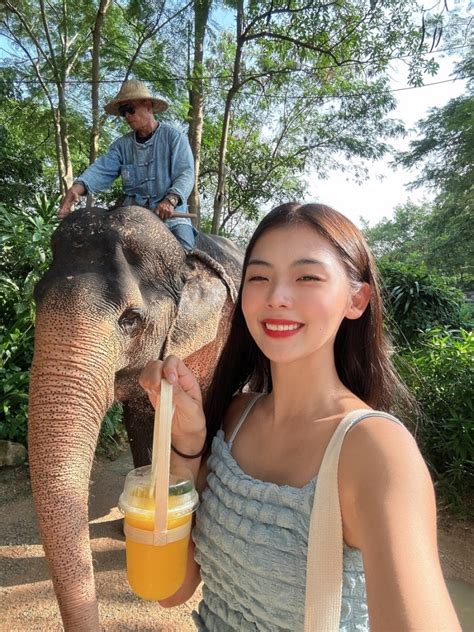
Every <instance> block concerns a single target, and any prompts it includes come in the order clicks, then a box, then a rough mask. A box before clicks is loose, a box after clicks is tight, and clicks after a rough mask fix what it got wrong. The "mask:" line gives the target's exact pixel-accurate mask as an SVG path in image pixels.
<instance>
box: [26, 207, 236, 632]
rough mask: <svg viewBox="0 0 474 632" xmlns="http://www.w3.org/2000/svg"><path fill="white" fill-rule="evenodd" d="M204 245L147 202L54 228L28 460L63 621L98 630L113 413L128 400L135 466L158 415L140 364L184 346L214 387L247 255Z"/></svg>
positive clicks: (39, 293)
mask: <svg viewBox="0 0 474 632" xmlns="http://www.w3.org/2000/svg"><path fill="white" fill-rule="evenodd" d="M198 245H200V247H201V248H203V249H207V250H208V251H211V254H212V255H213V256H209V255H208V254H206V252H198V251H195V252H194V253H191V254H188V255H186V253H185V252H184V250H183V249H182V248H181V246H180V245H179V243H178V242H177V241H176V239H175V238H174V237H173V236H172V234H171V233H170V232H169V230H168V229H167V228H166V226H165V225H164V224H163V223H162V222H161V220H159V219H158V218H157V217H156V216H155V215H153V214H152V213H151V212H150V211H147V210H146V209H142V208H139V207H128V208H120V209H115V210H113V211H107V210H104V209H97V208H95V209H94V208H93V209H90V210H84V211H78V212H76V213H73V214H71V215H70V216H68V217H67V218H66V219H65V220H64V221H63V222H62V223H61V225H60V226H59V228H58V229H57V231H56V232H55V234H54V236H53V240H52V249H53V263H52V265H51V267H50V269H49V270H48V272H47V273H46V274H45V276H44V277H43V278H42V279H41V281H40V282H39V283H38V285H37V287H36V290H35V300H36V303H37V316H36V335H35V354H34V359H33V366H32V372H31V383H30V409H29V460H30V469H31V480H32V487H33V495H34V500H35V505H36V510H37V515H38V522H39V527H40V532H41V536H42V540H43V544H44V548H45V552H46V556H47V558H48V562H49V566H50V570H51V574H52V578H53V583H54V587H55V591H56V595H57V597H58V601H59V605H60V609H61V614H62V617H63V621H64V624H65V628H66V629H71V630H75V631H77V630H87V631H90V630H94V629H96V628H97V627H98V614H97V604H96V598H95V588H94V579H93V571H92V558H91V551H90V545H89V532H88V513H87V511H88V490H89V479H90V472H91V466H92V461H93V456H94V451H95V447H96V443H97V438H98V433H99V429H100V424H101V420H102V418H103V417H104V414H105V412H106V411H107V409H108V408H109V407H110V405H111V404H112V402H113V401H114V400H119V401H122V402H124V411H125V422H126V425H127V430H128V433H129V438H130V442H131V447H132V454H133V457H134V462H135V465H141V464H143V463H145V462H148V459H149V448H150V446H151V433H152V420H153V414H152V410H151V408H150V406H149V404H148V402H147V400H146V398H145V396H144V394H143V393H142V392H141V390H140V389H139V387H138V384H137V378H138V375H139V372H140V370H141V368H142V367H143V366H144V365H145V364H146V362H147V361H148V360H150V359H152V358H157V357H163V356H164V355H168V354H169V353H175V354H177V355H179V356H180V357H182V358H185V359H187V360H186V361H187V363H188V364H189V365H190V366H191V367H192V368H193V370H194V371H195V372H196V374H197V375H198V378H199V380H200V382H201V385H202V386H203V387H204V388H205V386H206V385H207V383H208V382H209V379H210V376H211V375H212V371H213V368H214V366H215V362H216V359H217V356H218V354H219V352H220V349H221V347H222V344H223V342H224V340H225V336H226V334H227V322H228V315H229V312H230V310H231V309H232V306H233V301H234V298H235V285H234V282H237V281H236V277H237V276H238V269H239V253H238V251H237V250H232V248H229V247H227V252H225V251H224V250H223V248H222V247H221V246H219V245H218V241H217V242H214V243H213V242H212V240H209V238H207V239H206V238H205V237H204V236H203V237H201V238H200V240H199V241H198ZM219 259H220V263H219V262H218V261H217V260H219ZM227 264H228V265H227ZM226 268H227V270H228V272H226ZM232 277H233V278H232Z"/></svg>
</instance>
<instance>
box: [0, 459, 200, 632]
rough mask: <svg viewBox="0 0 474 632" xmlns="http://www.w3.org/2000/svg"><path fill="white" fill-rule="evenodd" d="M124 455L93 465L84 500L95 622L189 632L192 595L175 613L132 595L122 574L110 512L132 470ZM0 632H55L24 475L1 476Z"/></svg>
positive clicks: (16, 471)
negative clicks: (95, 598) (97, 618)
mask: <svg viewBox="0 0 474 632" xmlns="http://www.w3.org/2000/svg"><path fill="white" fill-rule="evenodd" d="M132 467H133V465H132V461H131V457H130V454H129V453H128V452H125V453H123V454H122V455H121V456H120V457H119V458H118V459H117V460H116V461H113V462H105V463H104V462H97V463H96V464H95V465H94V469H93V475H92V480H93V483H92V486H91V494H90V508H89V516H90V533H91V546H92V551H93V557H94V568H95V577H96V587H97V594H98V596H99V608H100V619H101V622H102V626H103V630H107V632H125V631H129V630H130V631H132V630H136V631H140V632H147V631H151V630H153V631H156V630H163V631H166V632H188V631H191V630H195V627H194V625H193V624H192V623H191V616H190V613H191V611H192V610H193V608H194V607H195V606H196V604H197V601H198V600H199V595H196V597H195V599H194V600H193V601H192V602H188V603H187V604H186V605H184V606H180V607H179V608H173V610H164V609H163V608H160V606H159V605H158V604H155V603H152V602H146V601H143V600H141V599H138V598H137V597H135V596H134V595H133V593H132V592H131V590H130V589H129V587H128V584H127V579H126V574H125V550H124V538H123V534H122V522H121V514H120V512H119V511H118V509H117V508H116V507H115V505H116V503H117V500H118V497H119V495H120V492H121V488H122V486H123V480H124V477H125V474H126V473H127V472H129V471H130V470H131V469H132ZM0 506H1V507H2V511H1V513H0V603H1V604H2V607H1V617H0V620H1V623H0V630H1V632H4V631H9V632H33V631H34V632H56V631H60V630H62V629H63V628H62V625H61V618H60V615H59V610H58V607H57V604H56V599H55V596H54V592H53V588H52V584H51V582H50V580H49V576H48V570H47V566H46V561H45V558H44V553H43V548H42V546H41V544H40V540H39V535H38V531H37V528H36V519H35V515H34V510H33V503H32V499H31V488H30V481H29V476H28V470H27V468H26V467H19V468H4V469H2V470H0Z"/></svg>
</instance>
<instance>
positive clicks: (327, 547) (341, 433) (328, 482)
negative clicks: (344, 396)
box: [304, 410, 400, 632]
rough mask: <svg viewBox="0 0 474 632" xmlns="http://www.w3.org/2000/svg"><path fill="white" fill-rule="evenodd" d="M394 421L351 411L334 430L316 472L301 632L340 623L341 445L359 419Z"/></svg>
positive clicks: (332, 629) (326, 631)
mask: <svg viewBox="0 0 474 632" xmlns="http://www.w3.org/2000/svg"><path fill="white" fill-rule="evenodd" d="M374 416H377V417H386V418H388V419H392V420H393V421H396V422H398V423H400V422H399V421H398V419H396V418H395V417H392V416H391V415H388V414H387V413H382V412H379V411H374V410H354V411H352V412H351V413H349V414H348V415H346V416H345V417H344V419H343V420H342V421H341V422H340V423H339V425H338V426H337V428H336V430H335V432H334V434H333V436H332V437H331V440H330V442H329V445H328V447H327V448H326V452H325V453H324V457H323V461H322V463H321V468H320V470H319V474H318V478H317V483H316V492H315V495H314V503H313V510H312V512H311V519H310V525H309V535H308V561H307V571H306V603H305V621H304V632H338V630H339V626H340V620H341V598H342V563H343V536H342V518H341V507H340V503H339V489H338V477H337V473H338V464H339V454H340V452H341V447H342V443H343V441H344V437H345V436H346V433H347V431H348V430H349V429H350V428H351V426H352V425H353V424H354V423H355V422H356V421H358V420H359V419H361V418H363V417H374Z"/></svg>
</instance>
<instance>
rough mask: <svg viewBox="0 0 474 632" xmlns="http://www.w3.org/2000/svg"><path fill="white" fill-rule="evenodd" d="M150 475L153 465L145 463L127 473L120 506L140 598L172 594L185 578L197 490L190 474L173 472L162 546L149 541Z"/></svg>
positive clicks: (131, 571) (131, 578)
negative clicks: (165, 531) (179, 474)
mask: <svg viewBox="0 0 474 632" xmlns="http://www.w3.org/2000/svg"><path fill="white" fill-rule="evenodd" d="M150 474H151V468H150V466H145V467H142V468H138V469H136V470H133V471H132V472H130V473H129V474H128V475H127V479H126V481H125V489H124V492H123V494H122V495H121V496H120V501H119V507H120V509H121V510H122V511H123V513H124V514H125V529H124V530H125V536H126V555H127V577H128V583H129V584H130V587H131V589H132V590H133V592H134V593H135V594H136V595H138V596H139V597H142V598H143V599H149V600H160V599H166V597H170V596H171V595H173V594H174V593H175V592H176V591H177V590H178V589H179V588H180V586H181V584H182V583H183V581H184V577H185V575H186V562H187V557H188V543H189V536H190V533H191V519H192V513H193V511H194V510H195V509H196V507H197V493H196V491H195V489H194V484H193V482H192V479H191V477H184V478H183V477H177V476H173V475H171V476H170V486H169V496H168V518H167V530H168V534H167V538H168V542H167V543H166V544H163V545H154V544H153V543H147V542H146V541H147V540H149V539H150V538H152V532H153V529H154V525H155V500H154V498H152V497H150V489H149V481H150ZM151 542H152V540H151Z"/></svg>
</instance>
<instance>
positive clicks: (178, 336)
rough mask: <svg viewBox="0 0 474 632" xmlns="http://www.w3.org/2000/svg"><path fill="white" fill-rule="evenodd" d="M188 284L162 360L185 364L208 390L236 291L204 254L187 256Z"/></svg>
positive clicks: (215, 264)
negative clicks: (171, 357) (174, 357)
mask: <svg viewBox="0 0 474 632" xmlns="http://www.w3.org/2000/svg"><path fill="white" fill-rule="evenodd" d="M185 274H186V282H185V284H184V287H183V290H182V293H181V299H180V302H179V305H178V311H177V314H176V316H175V319H174V321H173V322H172V324H171V327H170V330H169V332H168V337H167V339H166V342H165V346H164V352H163V357H164V358H165V357H166V356H168V355H170V354H173V355H177V356H178V357H180V358H182V359H184V360H186V364H187V366H188V367H189V368H190V369H191V370H192V371H193V372H194V373H195V375H196V377H197V378H198V380H199V382H200V384H201V387H203V388H206V386H207V384H208V381H209V379H210V377H211V376H212V371H213V369H214V366H215V364H216V362H217V358H218V356H219V353H220V351H221V349H222V346H223V344H224V342H225V339H226V337H227V332H228V327H229V324H230V314H231V312H232V309H233V306H234V303H235V300H236V297H237V290H236V288H235V285H234V282H233V280H232V279H231V277H230V276H229V275H228V274H227V273H226V272H225V270H224V268H223V267H222V265H221V264H220V263H218V262H217V261H215V260H214V259H212V257H210V256H209V255H208V254H206V253H205V252H202V251H201V250H193V251H192V252H191V253H189V254H188V255H187V271H186V273H185Z"/></svg>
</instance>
